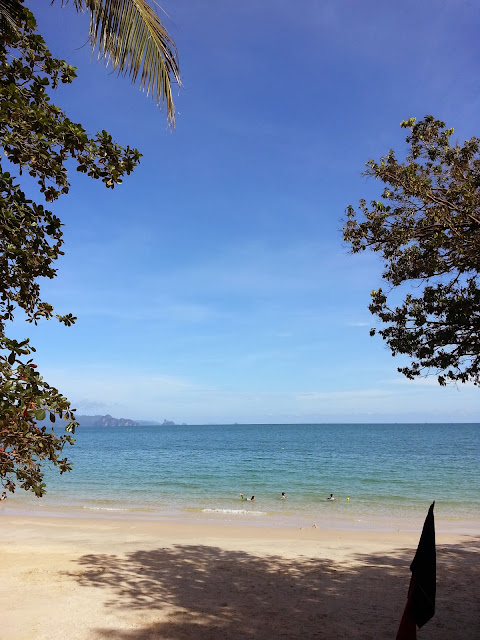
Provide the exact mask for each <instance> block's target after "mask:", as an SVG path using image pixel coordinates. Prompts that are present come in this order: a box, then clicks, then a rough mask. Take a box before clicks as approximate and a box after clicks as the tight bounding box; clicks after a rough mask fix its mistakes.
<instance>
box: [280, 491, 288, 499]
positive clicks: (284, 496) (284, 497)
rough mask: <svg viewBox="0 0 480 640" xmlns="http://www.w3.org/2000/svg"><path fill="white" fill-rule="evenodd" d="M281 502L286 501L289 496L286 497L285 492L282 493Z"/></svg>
mask: <svg viewBox="0 0 480 640" xmlns="http://www.w3.org/2000/svg"><path fill="white" fill-rule="evenodd" d="M280 499H281V500H286V499H287V496H286V495H285V491H282V496H281V498H280Z"/></svg>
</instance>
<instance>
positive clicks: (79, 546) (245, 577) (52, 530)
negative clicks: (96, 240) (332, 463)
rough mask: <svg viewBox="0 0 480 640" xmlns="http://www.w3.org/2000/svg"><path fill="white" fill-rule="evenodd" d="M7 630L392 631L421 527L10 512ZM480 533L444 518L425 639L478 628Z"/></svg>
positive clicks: (14, 636) (44, 634)
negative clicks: (451, 527) (458, 529)
mask: <svg viewBox="0 0 480 640" xmlns="http://www.w3.org/2000/svg"><path fill="white" fill-rule="evenodd" d="M0 518H1V524H2V536H1V539H0V558H1V562H2V585H1V586H0V606H1V607H2V640H64V638H65V637H68V638H70V639H71V640H158V639H159V638H162V639H168V640H193V639H194V638H198V637H202V638H206V639H208V640H224V639H225V638H226V637H228V638H230V639H232V640H244V639H245V638H247V639H249V640H269V639H270V638H273V637H282V638H287V639H291V640H294V639H295V640H296V639H297V638H298V637H299V634H300V635H301V636H302V637H307V638H313V637H315V638H317V637H318V638H325V639H326V640H327V639H330V638H336V637H342V638H344V639H348V640H357V638H365V639H371V638H374V637H379V638H388V637H395V633H396V630H397V628H398V624H399V621H400V618H401V614H402V611H403V607H404V605H405V602H406V594H407V589H408V584H409V580H410V571H409V566H410V563H411V561H412V559H413V556H414V554H415V550H416V547H417V545H418V541H419V537H420V532H421V528H422V526H423V522H422V523H420V524H419V527H418V529H417V530H416V531H414V532H410V531H389V532H386V531H379V530H377V531H368V530H367V531H361V530H351V529H350V530H349V529H329V528H322V527H319V526H317V527H316V528H314V527H308V528H298V527H294V526H291V527H286V526H285V527H276V526H260V527H258V526H248V525H247V526H244V525H243V524H238V523H227V522H201V521H199V520H198V519H191V520H189V519H183V520H181V521H176V520H172V519H166V520H139V519H119V518H114V517H108V518H98V517H87V518H77V517H73V518H72V517H49V516H42V517H38V516H35V515H34V516H26V515H12V514H6V513H2V514H0ZM479 557H480V536H479V535H478V532H477V535H476V536H473V535H461V534H459V533H448V532H441V531H438V530H437V567H438V569H437V584H438V586H437V613H436V615H435V617H434V619H433V620H432V621H431V622H430V623H428V624H427V625H426V626H425V627H423V628H422V629H421V631H420V632H419V638H422V640H451V639H452V638H458V637H460V636H459V635H458V629H462V635H461V638H462V640H475V639H476V638H478V636H479V632H480V616H479V615H478V614H479V603H478V598H477V597H476V593H478V586H479V585H480V563H479V562H478V559H479Z"/></svg>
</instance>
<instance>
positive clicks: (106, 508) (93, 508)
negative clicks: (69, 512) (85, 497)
mask: <svg viewBox="0 0 480 640" xmlns="http://www.w3.org/2000/svg"><path fill="white" fill-rule="evenodd" d="M82 508H83V509H88V510H89V511H129V509H121V508H120V507H119V508H116V507H85V506H84V507H82Z"/></svg>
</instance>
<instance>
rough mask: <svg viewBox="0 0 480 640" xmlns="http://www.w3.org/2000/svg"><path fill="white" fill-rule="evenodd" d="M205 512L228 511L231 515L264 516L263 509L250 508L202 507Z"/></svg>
mask: <svg viewBox="0 0 480 640" xmlns="http://www.w3.org/2000/svg"><path fill="white" fill-rule="evenodd" d="M202 512H203V513H228V514H229V515H234V516H236V515H238V516H240V515H241V516H243V515H247V516H263V515H265V513H264V512H263V511H250V510H249V509H202Z"/></svg>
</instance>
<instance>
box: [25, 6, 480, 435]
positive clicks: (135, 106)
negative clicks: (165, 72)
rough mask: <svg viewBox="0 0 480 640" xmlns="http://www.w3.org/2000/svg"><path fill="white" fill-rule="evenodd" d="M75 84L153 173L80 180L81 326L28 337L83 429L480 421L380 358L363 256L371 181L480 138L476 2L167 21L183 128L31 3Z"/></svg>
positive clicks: (463, 395)
mask: <svg viewBox="0 0 480 640" xmlns="http://www.w3.org/2000/svg"><path fill="white" fill-rule="evenodd" d="M31 6H32V8H34V9H35V11H36V17H37V20H38V23H39V30H40V31H41V33H42V35H43V36H44V37H45V38H46V40H47V43H48V44H49V46H50V49H51V51H52V53H54V55H56V56H57V57H61V58H64V59H66V60H68V61H69V62H70V63H71V64H73V65H75V66H77V67H78V78H77V80H76V81H75V83H74V84H73V85H71V86H69V87H62V88H61V89H60V90H59V91H57V93H56V96H55V98H54V99H55V101H56V102H57V103H58V104H60V105H61V106H62V107H63V108H64V109H65V110H66V112H67V113H68V115H69V116H70V118H71V119H73V120H77V121H79V122H81V123H82V124H83V125H84V126H85V127H86V128H87V129H88V131H89V132H90V133H95V131H97V130H99V129H107V130H108V131H110V132H111V133H112V134H113V136H114V138H115V139H116V140H117V141H118V142H120V143H121V144H123V145H127V144H129V145H131V146H136V147H137V148H138V149H139V150H140V151H141V152H142V153H143V158H142V162H141V164H140V166H139V167H138V168H137V170H136V171H135V173H134V174H133V175H132V176H130V177H129V178H127V179H126V180H125V182H124V184H123V185H122V186H121V187H120V188H117V189H115V190H114V191H113V192H112V191H110V190H106V189H104V188H103V186H102V185H101V184H100V183H96V182H93V181H91V180H89V179H88V178H86V177H85V176H83V175H79V174H78V175H77V174H76V173H74V174H72V188H71V191H70V194H69V195H68V196H66V197H64V198H63V200H59V201H58V202H57V203H55V205H54V208H55V212H56V213H57V214H58V215H59V217H60V218H61V219H62V220H63V222H64V223H65V239H66V245H65V251H66V255H65V257H64V258H62V259H61V261H60V262H59V276H58V278H57V279H56V280H53V281H49V282H45V283H44V287H43V294H44V298H45V299H46V300H48V301H49V302H52V303H53V304H54V305H55V307H56V309H57V311H58V312H62V313H63V312H65V313H66V312H72V313H74V315H76V316H78V322H77V324H76V325H75V326H74V327H72V328H65V327H63V326H61V325H58V324H57V323H54V322H48V323H43V324H42V325H41V326H39V327H38V328H36V329H32V327H31V326H30V325H23V324H22V323H21V322H19V321H17V322H16V325H15V331H16V332H18V335H21V336H24V335H31V337H32V342H33V344H35V345H36V346H37V349H38V353H37V361H38V364H39V368H40V369H41V370H42V372H43V373H44V377H45V378H46V379H47V380H48V381H49V382H51V383H52V384H56V385H57V386H58V387H59V388H60V389H61V390H62V392H64V393H65V394H66V395H67V396H68V397H69V398H70V399H71V401H72V403H73V405H74V406H75V407H76V408H77V410H78V412H79V413H87V414H104V413H111V414H112V415H114V416H116V417H130V418H137V419H146V420H148V419H152V420H159V421H163V419H164V418H167V419H169V420H174V421H175V422H188V423H208V422H213V423H218V422H270V423H274V422H292V423H299V422H341V421H348V422H383V421H392V422H402V421H403V422H414V421H420V422H425V421H445V422H450V421H455V422H462V421H478V420H479V419H480V412H479V407H480V404H479V395H478V394H479V391H478V389H476V388H474V387H473V386H465V385H462V386H461V387H459V388H455V387H449V388H446V389H444V388H439V387H438V384H437V383H436V380H435V378H427V379H423V380H419V381H418V382H409V381H407V380H406V379H405V378H404V377H403V376H401V375H400V374H399V373H398V372H397V367H398V366H401V365H402V364H403V362H404V361H403V360H402V359H401V358H392V356H391V355H390V352H389V351H388V349H387V348H386V346H385V345H384V344H383V341H382V340H381V338H379V337H376V338H370V336H369V328H370V326H373V324H374V319H373V317H372V316H371V315H370V313H369V311H368V308H367V306H368V303H369V294H370V291H371V290H372V289H375V288H378V286H379V285H380V273H381V264H380V262H379V260H378V258H377V257H376V256H373V255H367V254H365V255H362V256H350V255H349V254H348V249H347V247H345V246H344V244H343V242H342V235H341V227H342V218H343V215H344V210H345V208H346V206H347V205H348V204H355V203H357V201H358V199H359V198H361V197H366V198H367V199H368V198H370V197H375V196H377V195H378V194H379V193H380V190H381V185H380V184H375V183H371V182H368V181H366V179H365V178H364V177H363V176H362V171H363V168H364V165H365V162H366V161H367V160H368V159H369V158H372V157H373V158H376V159H378V158H379V157H380V156H381V155H384V154H385V153H386V152H387V151H388V149H389V148H391V147H393V148H396V149H402V148H404V146H403V140H404V135H405V134H404V132H402V130H401V129H400V127H399V123H400V122H401V121H402V120H404V119H406V118H408V117H411V116H416V117H418V118H422V117H423V116H424V115H425V114H430V113H431V114H433V115H435V116H436V117H438V118H441V119H443V120H445V121H446V122H447V123H448V125H449V126H453V127H455V134H456V135H457V136H458V138H459V139H464V138H467V137H470V136H473V135H479V134H480V126H479V121H480V118H479V113H480V94H479V91H478V69H479V54H480V44H479V39H478V29H479V18H480V8H479V5H478V4H477V3H474V2H462V1H454V0H450V1H442V0H424V1H423V2H422V3H417V2H411V1H404V2H401V3H399V2H397V3H393V2H380V1H365V2H358V1H357V2H354V1H345V0H335V1H332V2H328V1H327V0H322V1H313V0H304V1H303V2H302V3H298V2H291V1H282V0H263V1H261V2H258V1H255V2H254V1H253V0H251V1H250V0H246V1H243V2H241V3H239V2H232V1H231V0H208V1H207V0H195V2H193V1H192V0H185V1H184V2H181V1H179V2H171V1H169V2H165V3H163V5H162V6H163V7H164V9H165V10H166V12H167V14H168V18H166V24H167V26H168V28H169V30H170V32H171V35H172V36H173V38H174V39H175V41H176V43H177V46H178V49H179V54H180V65H181V73H182V81H183V84H184V88H183V89H182V90H181V91H180V92H179V93H178V96H177V99H176V106H177V126H176V129H175V131H174V132H170V131H169V130H168V127H167V122H166V117H165V114H164V112H162V111H159V110H158V109H156V108H155V106H154V104H153V102H152V101H151V99H150V98H147V97H146V96H145V95H144V94H143V93H141V92H139V91H138V89H137V88H136V87H132V86H131V85H130V83H129V82H128V81H127V80H126V79H122V78H119V77H118V76H117V75H115V74H112V73H111V72H110V70H106V69H105V67H104V65H103V63H99V62H97V61H96V59H95V58H93V59H92V58H91V54H90V49H89V46H88V45H87V44H86V39H87V32H88V21H87V19H86V17H82V16H78V15H77V14H75V13H74V11H73V9H72V8H71V7H68V6H67V7H66V8H64V9H62V8H61V6H60V2H57V3H56V4H55V5H54V6H53V7H52V6H50V2H48V1H47V0H44V1H43V2H35V3H31Z"/></svg>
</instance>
